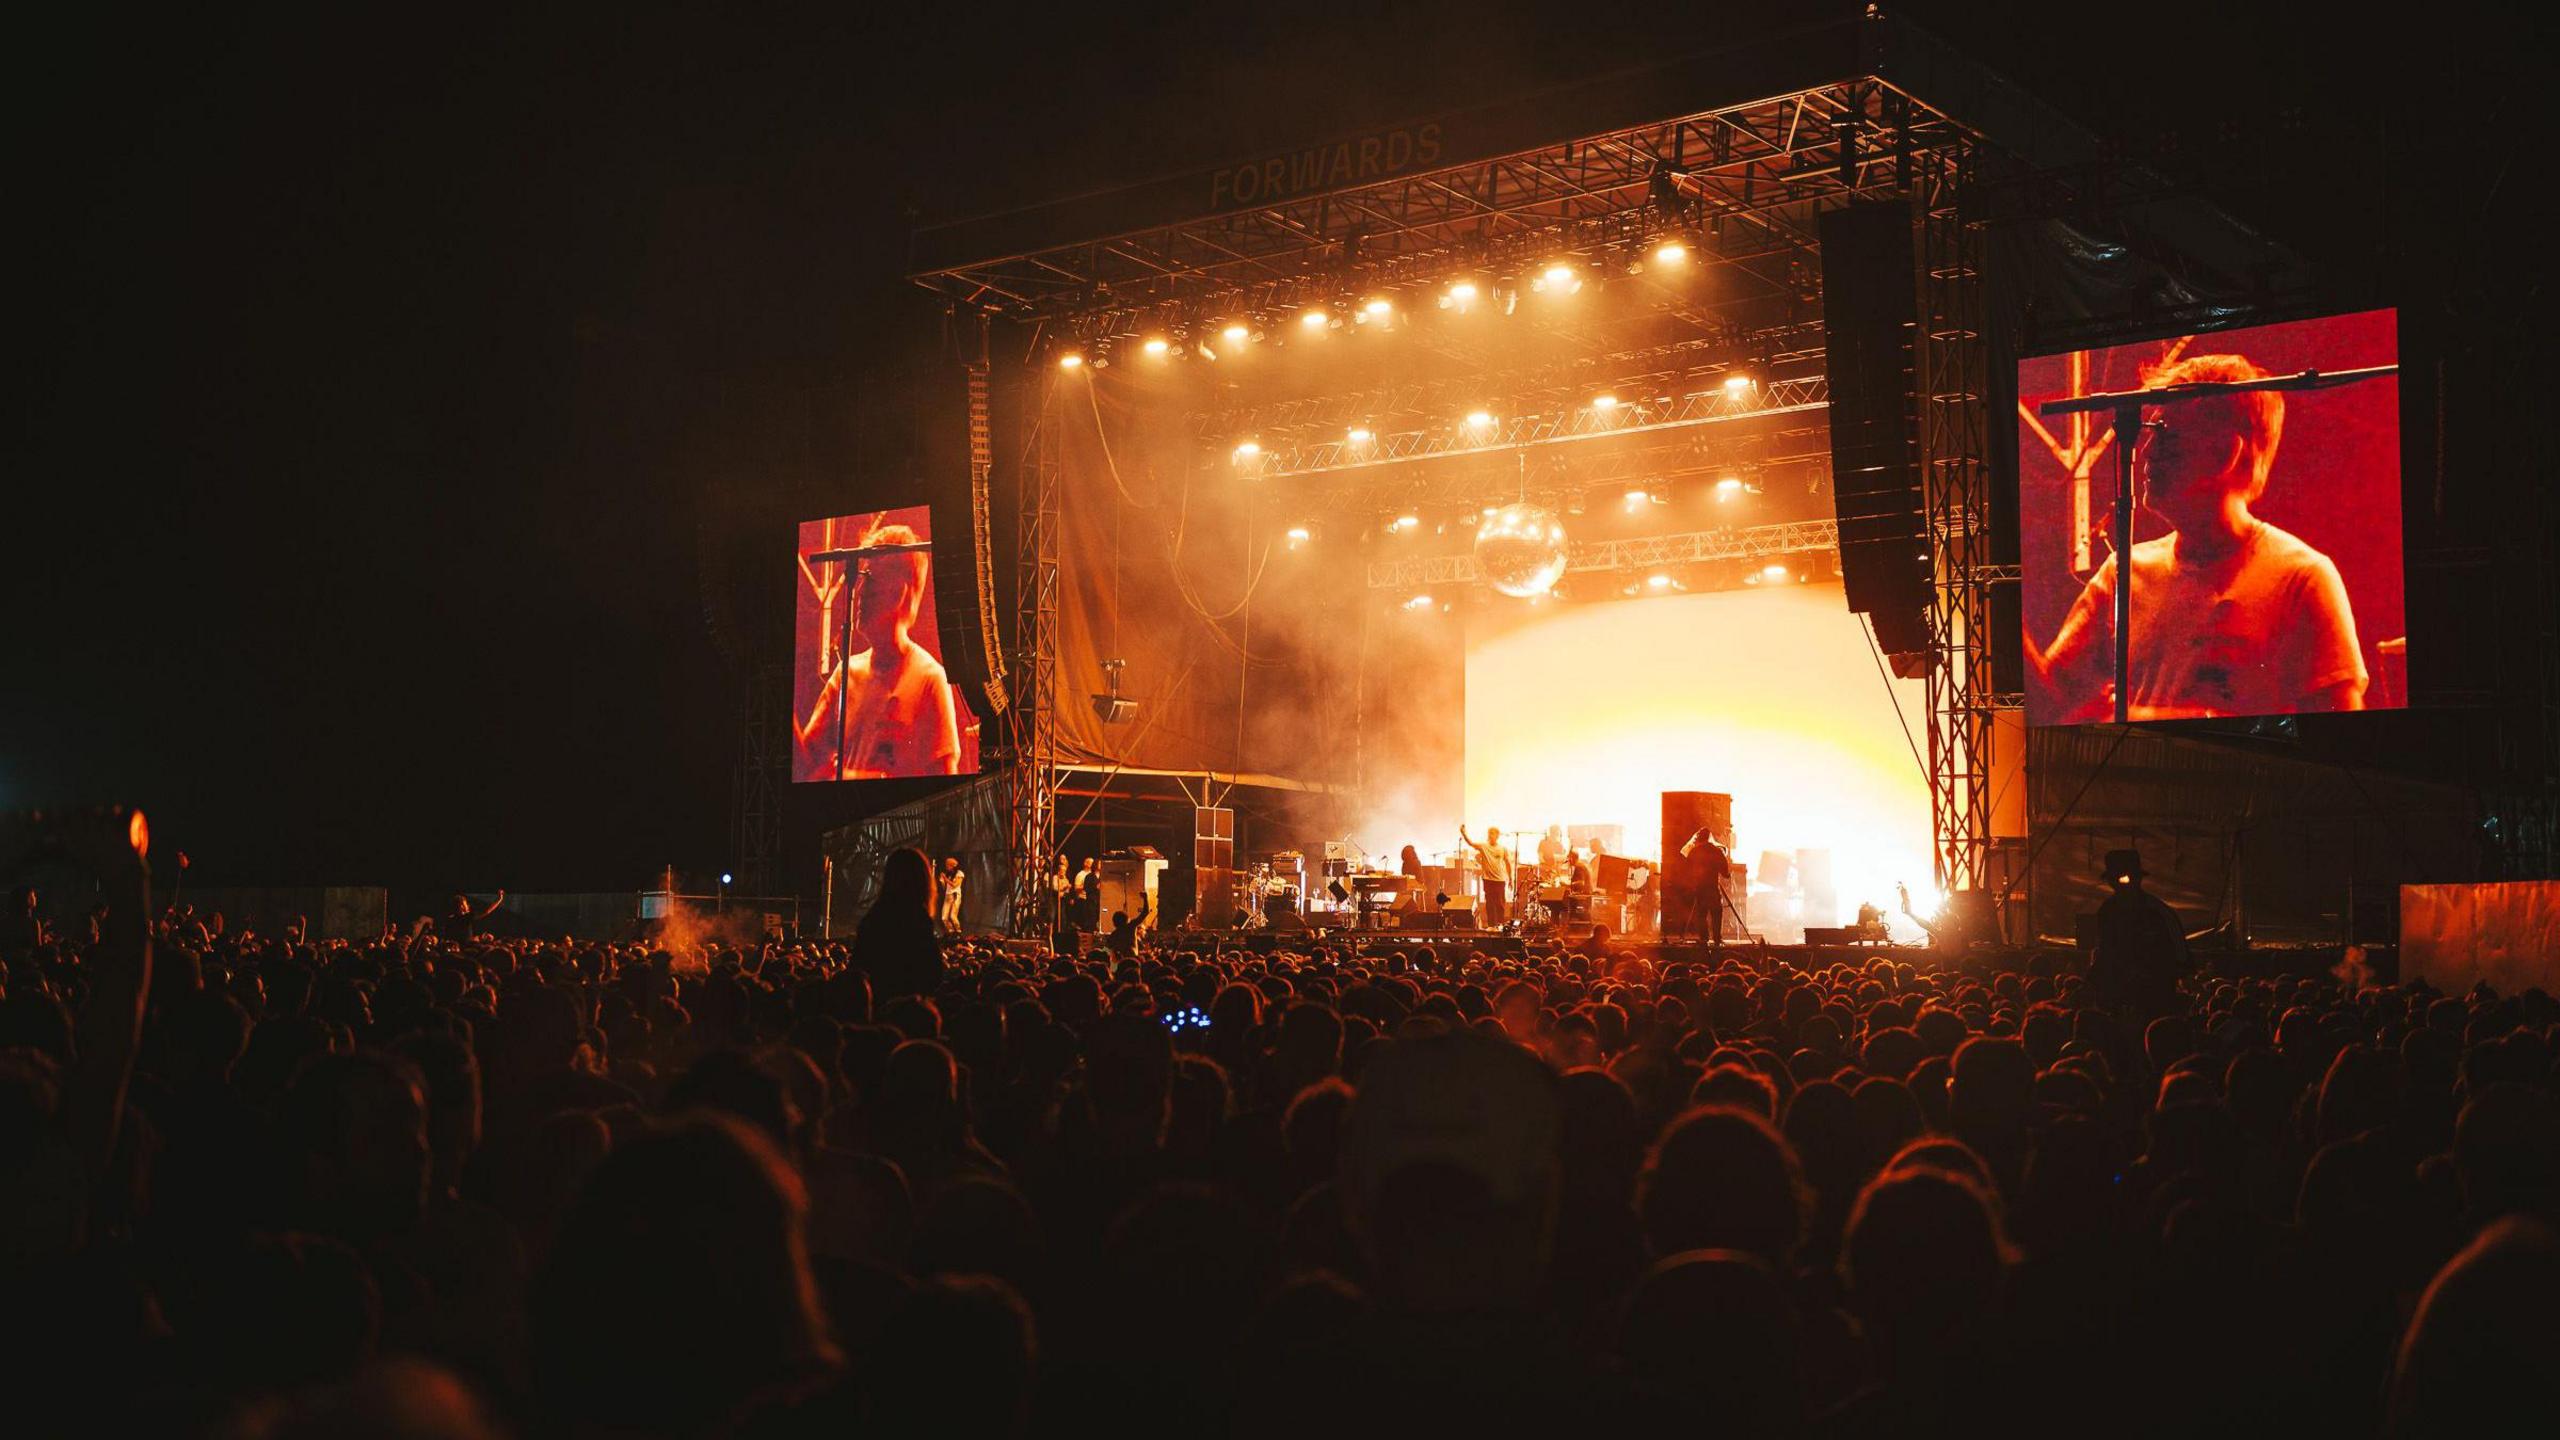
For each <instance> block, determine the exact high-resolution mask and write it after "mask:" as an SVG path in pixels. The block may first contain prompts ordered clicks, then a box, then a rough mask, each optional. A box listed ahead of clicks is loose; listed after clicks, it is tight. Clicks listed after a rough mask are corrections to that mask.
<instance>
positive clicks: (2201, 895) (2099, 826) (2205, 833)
mask: <svg viewBox="0 0 2560 1440" xmlns="http://www.w3.org/2000/svg"><path fill="white" fill-rule="evenodd" d="M2119 733H2120V732H2119V731H2117V730H2116V729H2115V727H2113V726H2104V725H2090V726H2079V727H2049V728H2039V729H2036V730H2033V731H2030V732H2029V735H2030V739H2029V746H2028V764H2027V773H2028V776H2029V777H2030V779H2029V787H2030V788H2029V808H2030V812H2031V814H2030V827H2031V830H2032V835H2033V839H2032V841H2031V843H2032V844H2033V845H2034V846H2035V847H2036V849H2035V850H2034V852H2033V853H2034V854H2035V856H2036V861H2035V870H2034V876H2033V884H2034V895H2035V901H2034V908H2035V922H2036V928H2037V930H2038V931H2039V932H2040V933H2042V934H2046V935H2054V936H2069V935H2071V934H2072V933H2073V924H2074V917H2075V916H2077V915H2080V914H2084V913H2087V912H2090V911H2094V910H2095V909H2096V908H2097V906H2098V902H2099V901H2100V900H2102V899H2104V898H2105V895H2106V889H2107V881H2106V876H2105V874H2104V872H2103V869H2102V865H2103V862H2104V859H2105V855H2106V852H2107V851H2109V850H2113V849H2118V848H2121V847H2126V846H2130V847H2133V848H2136V849H2139V850H2140V851H2141V852H2142V864H2143V869H2144V870H2145V872H2146V873H2147V874H2148V876H2149V879H2148V881H2147V882H2146V883H2147V885H2148V888H2149V889H2150V890H2151V891H2152V892H2153V893H2154V894H2157V895H2159V896H2160V897H2161V898H2162V899H2164V900H2166V901H2167V902H2168V903H2169V904H2170V905H2172V906H2174V907H2175V908H2176V909H2177V911H2178V913H2179V914H2180V915H2181V916H2183V917H2185V919H2186V921H2187V925H2188V928H2189V929H2191V930H2200V929H2204V928H2206V927H2209V926H2212V925H2215V924H2218V923H2222V922H2226V921H2230V920H2233V919H2235V918H2239V917H2245V920H2246V923H2247V926H2248V929H2249V933H2250V934H2251V936H2252V937H2253V938H2255V939H2257V940H2261V941H2272V942H2323V941H2337V940H2342V939H2346V938H2348V936H2349V931H2348V920H2347V917H2348V915H2349V913H2350V909H2349V907H2350V906H2351V905H2352V907H2353V914H2354V915H2355V916H2357V917H2359V918H2358V919H2357V922H2356V924H2355V928H2354V933H2353V938H2354V939H2356V940H2357V941H2359V942H2364V943H2375V942H2380V943H2388V942H2390V941H2391V940H2392V939H2393V938H2394V937H2396V935H2397V934H2398V929H2399V922H2398V919H2397V916H2396V909H2397V905H2398V897H2399V888H2400V886H2402V885H2404V884H2418V883H2429V882H2443V881H2449V880H2467V879H2471V878H2474V875H2475V873H2476V867H2477V865H2478V855H2477V849H2476V846H2475V845H2474V843H2473V829H2474V826H2475V824H2476V822H2477V818H2478V813H2479V807H2478V803H2477V799H2476V797H2475V796H2474V795H2473V793H2472V792H2471V791H2469V790H2467V789H2463V788H2460V787H2456V786H2450V785H2441V784H2434V783H2429V782H2425V781H2418V780H2409V779H2404V778H2398V777H2394V776H2388V775H2380V774H2375V773H2373V772H2371V771H2364V770H2356V769H2351V768H2349V767H2346V766H2342V765H2332V764H2323V763H2319V762H2317V761H2313V760H2309V759H2305V758H2303V757H2301V756H2299V755H2293V754H2286V753H2282V751H2281V750H2280V749H2279V748H2277V747H2278V746H2280V744H2281V742H2276V741H2261V740H2250V739H2242V738H2238V737H2225V736H2194V735H2175V734H2163V733H2157V732H2153V731H2148V730H2134V731H2130V732H2123V733H2122V734H2121V739H2119Z"/></svg>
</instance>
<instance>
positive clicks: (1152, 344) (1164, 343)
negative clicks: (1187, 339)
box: [1139, 335, 1173, 359]
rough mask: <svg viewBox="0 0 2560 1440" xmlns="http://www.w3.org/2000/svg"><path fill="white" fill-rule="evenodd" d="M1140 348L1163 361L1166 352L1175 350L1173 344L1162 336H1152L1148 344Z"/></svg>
mask: <svg viewBox="0 0 2560 1440" xmlns="http://www.w3.org/2000/svg"><path fill="white" fill-rule="evenodd" d="M1139 348H1140V349H1143V350H1145V351H1146V352H1147V353H1148V354H1149V355H1152V356H1155V357H1157V358H1159V359H1161V358H1163V356H1164V353H1165V352H1166V351H1168V350H1171V349H1172V348H1173V343H1172V342H1171V341H1169V340H1167V339H1165V338H1164V337H1163V336H1161V335H1150V336H1148V337H1147V343H1146V344H1145V345H1143V346H1140V347H1139Z"/></svg>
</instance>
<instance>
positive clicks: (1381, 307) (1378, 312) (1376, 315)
mask: <svg viewBox="0 0 2560 1440" xmlns="http://www.w3.org/2000/svg"><path fill="white" fill-rule="evenodd" d="M1395 308H1396V307H1394V306H1393V305H1390V304H1388V303H1387V301H1386V297H1384V296H1380V297H1379V298H1377V299H1375V300H1372V301H1370V302H1369V303H1368V304H1366V305H1363V306H1361V307H1360V313H1361V314H1363V315H1366V316H1368V317H1369V318H1370V319H1372V320H1384V319H1386V318H1387V315H1388V313H1389V312H1390V311H1392V310H1394V309H1395Z"/></svg>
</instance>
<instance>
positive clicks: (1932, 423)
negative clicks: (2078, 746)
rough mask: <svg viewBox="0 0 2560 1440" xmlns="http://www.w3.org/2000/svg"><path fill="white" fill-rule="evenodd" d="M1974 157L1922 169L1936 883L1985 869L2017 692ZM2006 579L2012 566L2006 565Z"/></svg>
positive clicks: (1983, 880) (1953, 157) (1947, 154)
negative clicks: (2003, 588)
mask: <svg viewBox="0 0 2560 1440" xmlns="http://www.w3.org/2000/svg"><path fill="white" fill-rule="evenodd" d="M1972 163H1973V157H1972V156H1971V154H1970V153H1969V151H1967V150H1963V149H1959V150H1955V151H1941V152H1939V153H1938V154H1937V155H1936V156H1934V157H1933V158H1932V160H1931V161H1930V163H1929V164H1928V165H1927V167H1926V172H1925V174H1924V175H1923V177H1922V185H1923V190H1922V193H1921V196H1920V203H1921V217H1920V225H1921V244H1920V275H1919V284H1920V314H1921V335H1920V377H1919V378H1920V384H1921V409H1922V414H1921V447H1922V457H1923V462H1924V464H1925V466H1926V470H1925V471H1924V473H1923V476H1922V486H1923V499H1924V503H1925V505H1926V508H1927V512H1928V522H1929V537H1930V541H1931V545H1930V550H1931V554H1932V556H1933V561H1932V564H1933V574H1934V578H1935V584H1934V586H1933V588H1932V592H1931V597H1930V607H1929V628H1930V642H1931V649H1932V651H1933V652H1934V653H1933V656H1932V658H1933V660H1934V661H1935V663H1934V664H1932V665H1931V666H1930V667H1929V672H1928V675H1929V678H1928V696H1929V803H1930V816H1929V819H1930V832H1931V839H1932V841H1933V843H1934V846H1935V850H1936V855H1935V862H1936V863H1935V867H1934V868H1935V870H1936V872H1937V883H1938V887H1939V889H1941V890H1943V891H1947V892H1950V893H1952V892H1954V891H1958V890H1979V889H1981V888H1983V887H1984V886H1986V885H1988V884H1989V883H1990V881H1991V873H1990V870H1991V863H1990V862H1991V848H1992V846H1991V788H1990V787H1991V783H1992V779H1991V754H1990V751H1991V729H1992V718H1991V717H1992V714H1993V712H1994V711H1996V710H2000V709H2006V708H2014V707H2015V706H2016V705H2017V704H2018V697H2016V696H2004V695H1998V694H1995V693H1994V687H1993V682H1992V662H1991V654H1990V651H1989V648H1988V647H1989V645H1990V643H1991V640H1992V636H1991V599H1990V597H1991V586H1992V585H1993V584H1994V583H1997V582H1998V581H1999V580H2000V579H2001V577H2000V576H1999V574H1998V572H1996V571H1995V570H1994V569H1993V567H1992V565H1991V532H1990V504H1991V496H1990V490H1991V470H1990V455H1989V449H1988V432H1989V416H1988V415H1987V414H1986V413H1985V409H1986V406H1987V405H1988V403H1989V402H1988V399H1987V397H1988V395H1989V393H1990V387H1989V384H1988V381H1989V364H1990V354H1989V345H1988V343H1987V340H1986V338H1985V335H1984V330H1983V314H1984V311H1983V295H1982V263H1981V247H1982V233H1981V229H1980V226H1979V224H1978V223H1975V222H1974V221H1973V220H1972V219H1971V217H1968V216H1967V215H1965V214H1964V213H1963V212H1962V207H1961V198H1962V195H1963V192H1964V189H1965V186H1966V182H1967V180H1968V179H1969V178H1970V169H1971V166H1972ZM2006 578H2007V580H2008V582H2009V583H2015V579H2016V577H2015V575H2014V574H2011V575H2009V576H2008V577H2006Z"/></svg>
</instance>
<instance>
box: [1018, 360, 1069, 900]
mask: <svg viewBox="0 0 2560 1440" xmlns="http://www.w3.org/2000/svg"><path fill="white" fill-rule="evenodd" d="M1038 394H1039V402H1038V403H1039V406H1040V411H1039V413H1038V414H1037V415H1035V416H1033V417H1032V420H1031V424H1032V426H1033V432H1032V436H1031V445H1030V447H1029V455H1030V464H1029V467H1028V468H1027V469H1026V470H1025V471H1024V473H1023V474H1022V475H1020V476H1019V477H1017V479H1018V482H1019V483H1018V485H1017V487H1016V490H1017V494H1018V496H1019V513H1018V514H1017V516H1016V518H1015V530H1014V536H1015V539H1014V553H1015V566H1016V573H1015V582H1016V588H1015V592H1014V606H1015V609H1014V631H1013V643H1014V650H1015V653H1016V655H1017V656H1018V657H1019V658H1018V662H1017V666H1016V673H1017V675H1018V676H1019V677H1020V678H1019V681H1018V683H1017V686H1016V688H1015V690H1014V692H1013V705H1012V707H1011V709H1010V710H1009V711H1008V712H1007V717H1008V724H1007V726H1006V729H1007V731H1008V733H1009V736H1010V738H1011V742H1012V743H1011V745H1010V747H1009V749H1010V751H1011V753H1010V755H1009V756H1008V757H1007V762H1006V768H1005V816H1006V823H1007V826H1008V833H1009V835H1010V837H1011V840H1012V847H1013V933H1014V934H1016V935H1020V936H1030V935H1036V934H1039V933H1041V932H1042V929H1043V927H1044V922H1045V919H1046V916H1047V915H1048V903H1047V902H1048V891H1047V888H1046V887H1047V882H1048V872H1049V864H1050V858H1049V857H1050V852H1051V851H1052V850H1053V849H1055V848H1056V843H1057V823H1058V710H1057V672H1058V499H1059V492H1060V490H1061V488H1062V487H1063V482H1064V478H1065V460H1064V455H1063V453H1062V446H1061V444H1060V439H1061V437H1060V435H1059V419H1058V412H1057V405H1056V403H1055V397H1056V394H1057V388H1056V387H1055V386H1054V385H1051V384H1048V383H1045V382H1044V383H1042V384H1041V385H1040V388H1039V391H1038Z"/></svg>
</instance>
